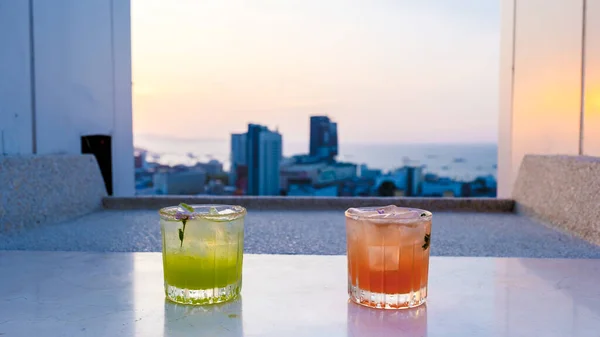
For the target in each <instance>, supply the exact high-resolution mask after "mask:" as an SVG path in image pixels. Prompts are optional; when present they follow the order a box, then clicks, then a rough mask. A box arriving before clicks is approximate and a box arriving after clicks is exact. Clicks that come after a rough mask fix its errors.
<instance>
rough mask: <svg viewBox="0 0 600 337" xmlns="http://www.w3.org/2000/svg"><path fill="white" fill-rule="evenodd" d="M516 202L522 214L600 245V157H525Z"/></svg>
mask: <svg viewBox="0 0 600 337" xmlns="http://www.w3.org/2000/svg"><path fill="white" fill-rule="evenodd" d="M513 199H514V200H515V202H516V210H517V212H518V213H521V214H525V215H528V216H533V217H536V218H538V219H540V220H542V221H544V222H546V223H548V224H549V225H551V226H553V227H555V228H558V229H560V230H563V231H566V232H569V233H572V234H574V235H577V236H579V237H581V238H583V239H584V240H587V241H590V242H593V243H595V244H600V207H599V206H600V205H599V203H600V158H595V157H587V156H540V155H528V156H525V158H524V159H523V162H522V163H521V167H520V169H519V174H518V176H517V180H516V182H515V185H514V189H513Z"/></svg>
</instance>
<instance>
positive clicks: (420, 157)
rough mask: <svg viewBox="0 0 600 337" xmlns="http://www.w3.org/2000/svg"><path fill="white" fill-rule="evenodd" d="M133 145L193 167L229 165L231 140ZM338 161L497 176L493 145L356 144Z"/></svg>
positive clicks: (288, 146) (146, 139) (142, 139)
mask: <svg viewBox="0 0 600 337" xmlns="http://www.w3.org/2000/svg"><path fill="white" fill-rule="evenodd" d="M134 146H135V147H136V148H138V149H140V148H141V149H144V150H147V151H148V152H149V154H150V158H149V160H150V161H155V162H159V163H161V164H167V165H176V164H183V165H193V164H194V163H196V162H207V161H210V160H213V159H214V160H218V161H220V162H222V163H223V167H224V169H226V170H228V169H229V166H230V160H229V158H230V147H231V145H230V141H229V140H227V139H224V140H219V139H180V138H173V137H164V136H151V135H135V136H134ZM307 152H308V142H285V141H284V144H283V154H284V156H292V155H296V154H303V153H307ZM337 159H338V161H343V162H351V163H356V164H359V165H361V164H366V165H367V166H368V167H369V168H371V169H381V170H383V171H384V172H386V171H391V170H393V169H395V168H399V167H402V166H405V165H423V166H424V170H425V172H427V173H434V174H437V175H439V176H442V177H448V178H452V179H454V180H458V181H471V180H473V179H475V178H477V177H480V176H488V175H492V176H494V177H497V168H496V167H497V160H498V146H497V145H496V144H454V143H452V144H450V143H449V144H355V143H340V144H339V156H338V158H337Z"/></svg>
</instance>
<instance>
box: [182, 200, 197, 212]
mask: <svg viewBox="0 0 600 337" xmlns="http://www.w3.org/2000/svg"><path fill="white" fill-rule="evenodd" d="M179 207H181V208H183V209H185V210H186V211H188V212H190V213H194V212H195V211H194V207H192V206H190V205H188V204H184V203H183V202H182V203H181V204H179Z"/></svg>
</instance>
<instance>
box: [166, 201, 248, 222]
mask: <svg viewBox="0 0 600 337" xmlns="http://www.w3.org/2000/svg"><path fill="white" fill-rule="evenodd" d="M189 206H190V207H192V208H193V209H194V211H196V210H199V209H206V212H199V213H196V212H194V213H192V214H191V215H190V217H189V220H195V219H206V220H213V221H233V220H237V219H240V218H243V217H245V216H246V213H247V211H246V208H244V207H242V206H239V205H225V204H193V205H189ZM211 207H219V208H225V209H230V210H232V211H233V213H227V214H210V213H209V212H208V211H209V210H210V208H211ZM179 209H180V207H179V205H176V206H167V207H163V208H161V209H160V210H158V214H159V215H160V218H161V219H162V220H166V221H181V219H178V218H177V216H176V215H177V211H178V210H179Z"/></svg>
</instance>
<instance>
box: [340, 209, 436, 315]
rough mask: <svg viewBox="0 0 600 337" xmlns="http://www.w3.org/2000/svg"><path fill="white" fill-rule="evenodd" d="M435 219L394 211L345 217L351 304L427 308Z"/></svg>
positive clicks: (416, 212) (411, 211)
mask: <svg viewBox="0 0 600 337" xmlns="http://www.w3.org/2000/svg"><path fill="white" fill-rule="evenodd" d="M431 217H432V215H431V213H430V212H428V211H424V210H421V209H413V208H401V207H396V206H386V207H365V208H350V209H348V210H347V211H346V235H347V241H348V293H349V295H350V299H351V300H352V301H354V302H356V303H359V304H362V305H365V306H369V307H374V308H383V309H402V308H411V307H416V306H419V305H421V304H423V303H425V300H426V299H427V279H428V274H429V244H430V240H431Z"/></svg>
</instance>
